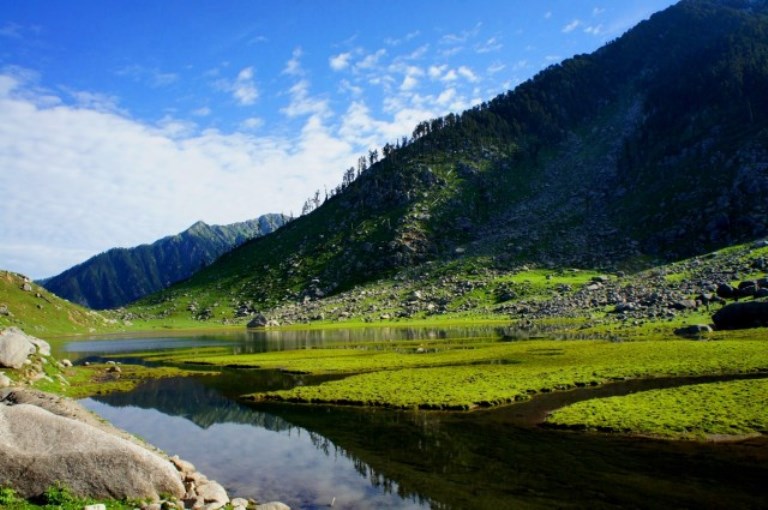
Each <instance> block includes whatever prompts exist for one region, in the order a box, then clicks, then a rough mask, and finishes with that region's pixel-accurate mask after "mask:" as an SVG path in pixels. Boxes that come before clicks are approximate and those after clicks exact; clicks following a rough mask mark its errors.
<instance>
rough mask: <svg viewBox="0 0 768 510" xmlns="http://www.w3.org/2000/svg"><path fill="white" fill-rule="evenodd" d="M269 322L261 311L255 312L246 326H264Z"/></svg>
mask: <svg viewBox="0 0 768 510" xmlns="http://www.w3.org/2000/svg"><path fill="white" fill-rule="evenodd" d="M268 323H269V319H267V318H266V317H265V316H264V314H263V313H257V314H256V315H255V316H254V317H253V319H251V321H250V322H249V323H248V325H247V326H246V327H249V328H265V327H267V324H268Z"/></svg>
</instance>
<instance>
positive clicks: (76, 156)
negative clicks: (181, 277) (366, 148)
mask: <svg viewBox="0 0 768 510" xmlns="http://www.w3.org/2000/svg"><path fill="white" fill-rule="evenodd" d="M249 74H250V73H248V72H246V73H245V76H244V77H245V78H246V79H247V78H248V76H249ZM35 94H36V93H35V92H34V89H33V87H32V86H31V85H25V84H24V83H23V82H21V81H20V80H19V79H18V78H17V77H12V76H9V75H2V74H0V178H2V180H3V182H4V188H3V192H4V199H3V200H2V201H0V266H3V268H4V269H10V270H14V271H19V272H23V273H27V274H28V275H29V276H31V277H34V278H39V277H44V276H50V275H52V274H55V273H58V272H60V271H62V270H64V269H65V268H67V267H69V266H71V265H73V264H75V263H78V262H81V261H83V260H84V259H85V258H86V257H87V256H90V255H94V254H96V253H99V252H101V251H103V250H106V249H108V248H111V247H115V246H134V245H137V244H141V243H145V242H150V241H153V240H154V239H157V238H159V237H162V236H164V235H168V234H170V233H173V232H179V231H181V230H183V229H184V228H186V227H188V226H189V225H191V224H192V223H194V222H195V221H197V220H199V219H202V220H204V221H206V222H209V223H230V222H235V221H242V220H244V219H247V218H253V217H256V216H258V215H260V214H263V213H266V212H281V211H282V212H286V213H287V212H289V211H290V210H291V209H293V210H294V211H298V210H299V209H300V206H301V203H302V202H303V201H304V199H305V198H306V197H307V196H309V195H310V194H311V193H312V192H313V191H314V190H315V189H323V187H324V186H325V185H333V184H335V183H337V182H338V181H339V179H340V175H341V171H342V170H343V169H344V168H346V167H347V166H349V164H350V163H352V162H353V161H354V160H355V157H356V155H357V154H359V150H358V148H356V147H353V146H352V145H351V144H350V143H349V142H348V141H346V140H344V139H343V137H339V136H338V135H336V134H334V133H333V132H332V131H331V130H330V129H329V128H328V127H327V126H325V125H324V124H323V122H322V117H321V116H320V115H313V116H311V117H310V118H308V119H307V120H306V122H305V123H304V127H303V129H302V130H301V132H300V133H299V134H298V135H296V136H293V137H280V136H275V135H266V136H255V135H250V134H247V133H234V134H224V133H221V132H219V131H217V130H212V129H209V130H204V131H199V130H194V129H193V126H194V125H193V124H191V123H185V122H183V121H179V120H177V119H173V118H171V117H167V118H165V119H163V121H162V122H161V124H160V125H150V124H147V123H142V122H138V121H136V120H134V119H132V118H130V117H127V116H125V115H121V114H120V113H116V112H109V111H100V110H94V109H90V108H85V107H81V106H67V105H64V104H63V103H62V102H61V101H59V102H58V103H57V104H53V103H54V102H53V101H51V100H50V99H45V100H43V101H40V102H38V101H36V100H35V97H34V96H35ZM305 99H306V98H305ZM41 103H42V104H41ZM245 122H247V123H251V124H253V125H254V126H255V124H257V123H258V121H257V120H253V121H248V120H247V121H245ZM33 197H34V198H33Z"/></svg>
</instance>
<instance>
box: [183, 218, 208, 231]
mask: <svg viewBox="0 0 768 510" xmlns="http://www.w3.org/2000/svg"><path fill="white" fill-rule="evenodd" d="M206 228H208V224H207V223H206V222H204V221H202V220H198V221H196V222H195V224H194V225H192V226H191V227H189V228H188V229H187V230H201V229H206Z"/></svg>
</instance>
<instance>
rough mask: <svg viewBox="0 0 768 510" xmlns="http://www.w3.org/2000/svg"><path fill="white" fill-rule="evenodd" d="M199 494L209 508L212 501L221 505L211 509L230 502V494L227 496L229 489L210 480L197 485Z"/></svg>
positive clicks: (214, 509)
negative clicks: (226, 489)
mask: <svg viewBox="0 0 768 510" xmlns="http://www.w3.org/2000/svg"><path fill="white" fill-rule="evenodd" d="M197 496H198V497H200V498H203V501H204V502H205V503H206V506H205V508H208V505H209V504H211V503H212V504H215V505H220V506H217V507H215V508H213V509H211V510H216V509H217V508H221V507H223V506H224V505H226V504H227V503H229V496H227V491H225V490H224V487H222V486H221V485H219V484H218V483H216V482H213V481H210V480H209V481H208V482H206V483H204V484H201V485H198V486H197Z"/></svg>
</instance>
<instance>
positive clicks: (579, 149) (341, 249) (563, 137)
mask: <svg viewBox="0 0 768 510" xmlns="http://www.w3.org/2000/svg"><path fill="white" fill-rule="evenodd" d="M766 33H768V4H767V3H766V2H765V1H739V0H687V1H683V2H681V3H679V4H677V5H675V6H673V7H671V8H669V9H667V10H665V11H663V12H661V13H657V14H656V15H654V16H653V17H652V18H651V19H650V20H648V21H646V22H643V23H641V24H640V25H638V26H637V27H635V28H634V29H632V30H631V31H629V32H628V33H627V34H625V35H624V36H622V37H621V38H620V39H618V40H616V41H614V42H612V43H610V44H608V45H606V46H604V47H603V48H601V49H600V50H598V51H596V52H595V53H593V54H590V55H579V56H576V57H574V58H572V59H569V60H566V61H564V62H563V63H562V64H559V65H556V66H553V67H550V68H549V69H547V70H545V71H543V72H541V73H540V74H539V75H537V76H536V77H534V78H533V79H532V80H530V81H528V82H526V83H524V84H522V85H521V86H519V87H518V88H517V89H515V90H514V91H510V92H508V93H507V94H503V95H501V96H498V97H496V98H494V99H492V100H491V101H489V102H487V103H483V104H482V105H479V106H477V107H475V108H473V109H472V110H469V111H466V112H464V113H462V114H460V115H454V114H451V115H448V116H446V117H444V118H440V119H433V120H430V121H425V122H423V123H421V124H419V126H417V127H416V129H415V130H414V134H413V137H412V138H410V139H408V140H404V141H403V143H400V142H398V143H397V144H396V145H395V146H394V147H393V146H391V145H389V144H388V145H387V146H385V147H384V149H383V151H382V153H383V155H384V157H383V158H382V159H381V160H380V161H377V162H372V163H373V164H372V165H371V166H370V168H367V169H366V170H365V171H364V172H362V174H361V175H359V177H358V178H357V179H355V180H354V181H353V182H351V183H348V184H347V185H345V186H344V187H343V189H342V188H340V189H339V190H338V193H336V194H335V195H334V196H332V197H331V198H330V199H328V200H327V201H326V202H325V203H324V204H323V205H322V206H320V207H319V208H317V209H316V210H314V211H313V212H311V213H310V214H308V215H306V216H303V217H301V218H299V219H297V220H296V221H294V222H292V223H291V224H289V225H287V226H286V227H284V228H282V229H281V230H280V231H279V232H277V233H276V234H275V235H272V236H269V237H266V238H261V239H256V240H253V241H250V242H248V243H246V244H245V245H243V246H242V247H240V248H238V249H236V250H234V251H232V252H230V253H228V254H226V255H224V256H223V257H221V258H220V259H219V260H218V261H217V262H216V263H214V264H212V265H211V266H209V267H207V268H205V269H203V270H202V271H200V272H199V273H197V274H195V275H194V276H193V277H192V278H191V279H189V280H188V281H185V282H183V283H181V284H179V285H177V286H174V287H173V288H171V289H169V290H167V291H165V292H162V293H160V294H158V295H155V296H153V297H151V298H148V299H146V300H144V301H142V305H143V306H144V307H145V310H152V311H153V313H157V310H160V309H162V313H165V314H169V313H170V314H173V313H178V312H179V311H180V310H182V309H183V307H184V306H185V305H186V304H187V303H191V304H193V305H194V307H193V308H199V307H208V308H210V309H211V311H214V312H215V313H213V314H212V315H211V316H218V317H224V318H232V317H234V316H238V315H243V311H246V312H247V311H248V310H254V309H255V310H267V309H271V308H273V307H275V306H281V307H283V308H285V307H290V306H297V307H301V306H305V304H306V303H307V302H313V301H315V300H318V299H322V298H324V297H326V296H328V295H331V294H338V293H341V292H344V291H348V290H350V289H353V288H355V287H356V286H359V285H363V284H370V283H372V282H377V281H383V279H394V280H390V281H396V282H397V281H400V282H406V281H407V280H409V279H412V278H422V279H425V280H426V279H431V280H430V281H437V280H440V281H442V282H443V283H444V282H445V281H448V280H450V279H451V278H453V277H454V276H455V275H457V274H462V275H472V274H478V272H483V271H486V272H487V271H498V272H502V273H503V272H504V271H517V270H519V269H520V268H521V267H522V266H523V265H526V264H527V265H533V266H534V267H582V268H594V269H600V270H617V269H628V268H629V269H635V268H646V267H649V266H650V265H652V264H653V263H654V262H656V261H670V260H675V259H678V258H681V257H685V256H690V255H695V254H698V253H704V252H705V251H708V250H714V249H717V248H719V247H723V246H727V245H730V244H735V243H738V242H744V241H747V240H750V239H755V238H757V237H759V236H762V235H764V234H765V233H766V232H768V214H767V213H768V210H767V209H766V208H767V207H768V202H767V201H765V200H764V197H765V194H766V191H768V96H766V95H765V94H764V92H763V91H764V90H768V37H766V36H765V35H766ZM413 267H418V268H421V269H418V270H411V269H409V268H413ZM385 292H386V291H385ZM359 299H360V300H363V301H364V300H365V299H366V298H365V297H364V296H361V297H360V298H359ZM471 305H472V302H471V299H470V300H469V303H468V305H467V306H471ZM438 306H439V305H438Z"/></svg>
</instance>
